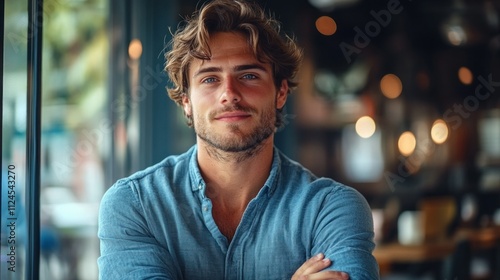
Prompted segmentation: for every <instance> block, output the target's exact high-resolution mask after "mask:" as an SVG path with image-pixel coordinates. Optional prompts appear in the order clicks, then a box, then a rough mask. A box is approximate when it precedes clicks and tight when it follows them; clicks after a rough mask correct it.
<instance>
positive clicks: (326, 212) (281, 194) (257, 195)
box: [98, 0, 378, 280]
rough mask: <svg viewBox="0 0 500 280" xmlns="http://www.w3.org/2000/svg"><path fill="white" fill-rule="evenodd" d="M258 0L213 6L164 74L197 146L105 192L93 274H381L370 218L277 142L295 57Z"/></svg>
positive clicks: (181, 42) (219, 0)
mask: <svg viewBox="0 0 500 280" xmlns="http://www.w3.org/2000/svg"><path fill="white" fill-rule="evenodd" d="M278 28H279V27H278V25H277V23H276V22H275V21H274V20H273V19H272V18H268V17H267V16H266V15H265V13H264V12H263V11H262V10H261V9H260V8H259V7H258V6H257V5H255V4H251V3H249V2H244V1H233V0H215V1H212V2H210V3H208V4H206V5H205V6H203V7H202V8H201V10H200V11H199V12H197V13H195V14H194V15H193V17H191V18H190V19H188V20H187V22H186V24H185V25H184V26H183V27H182V28H180V29H179V30H178V31H177V32H176V33H175V34H174V37H173V40H172V45H171V47H172V49H171V50H170V51H169V52H168V53H167V55H166V59H167V64H166V71H167V72H168V74H169V76H170V78H171V80H172V82H173V83H174V88H172V89H169V95H170V97H171V98H172V99H173V100H174V101H176V102H177V103H178V104H179V105H181V106H182V108H183V110H184V113H185V115H186V116H187V118H188V123H189V124H190V125H192V126H193V127H194V130H195V132H196V136H197V144H196V145H195V146H193V147H192V148H191V149H190V150H189V151H187V152H186V153H184V154H182V155H179V156H170V157H167V158H166V159H165V160H163V161H162V162H160V163H158V164H156V165H154V166H152V167H150V168H148V169H146V170H144V171H140V172H138V173H136V174H134V175H132V176H130V177H128V178H125V179H122V180H119V181H118V182H117V183H116V184H115V185H114V186H113V187H112V188H110V189H109V190H108V191H107V193H106V195H105V196H104V197H103V200H102V203H101V209H100V220H99V238H100V239H101V257H100V258H99V260H98V264H99V270H100V278H101V279H153V278H154V279H188V280H196V279H216V280H217V279H264V280H268V279H294V280H297V279H339V280H340V279H349V277H350V279H378V267H377V263H376V261H375V259H374V257H373V256H372V253H371V252H372V250H373V248H374V243H373V241H372V239H373V229H372V227H373V226H372V220H371V212H370V208H369V206H368V204H367V203H366V200H365V199H364V198H363V197H362V196H361V195H360V194H359V193H358V192H357V191H355V190H354V189H352V188H349V187H346V186H344V185H341V184H339V183H337V182H335V181H333V180H331V179H326V178H316V177H315V176H314V175H313V174H311V173H310V172H309V171H308V170H306V169H304V168H303V167H302V166H300V165H299V164H298V163H296V162H293V161H291V160H290V159H288V158H287V157H285V156H284V155H283V154H282V153H280V151H278V150H277V149H276V148H275V147H274V143H273V139H274V132H275V131H276V128H277V127H278V126H280V125H282V123H283V119H282V116H281V110H282V108H283V106H284V105H285V102H286V99H287V95H288V93H289V91H290V89H291V88H292V87H294V86H295V85H296V83H295V82H294V81H293V79H294V78H295V74H296V73H297V69H298V65H299V62H300V58H301V52H300V50H299V49H298V48H297V46H296V45H295V43H294V42H293V41H292V40H291V39H290V38H289V37H284V36H281V35H280V33H279V31H278V30H279V29H278Z"/></svg>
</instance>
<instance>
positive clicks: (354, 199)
mask: <svg viewBox="0 0 500 280" xmlns="http://www.w3.org/2000/svg"><path fill="white" fill-rule="evenodd" d="M373 236H374V233H373V219H372V215H371V210H370V207H369V205H368V203H367V202H366V200H365V198H364V197H363V196H362V195H361V194H360V193H359V192H357V191H356V190H355V189H353V188H350V187H345V188H341V189H337V190H335V191H332V192H330V193H329V194H328V195H327V196H326V198H325V200H324V201H323V203H322V207H321V211H320V214H319V216H318V217H317V220H316V226H315V231H314V244H313V248H314V249H313V251H314V252H323V253H324V254H325V256H326V257H328V258H330V259H331V260H332V265H331V266H330V267H329V268H328V269H332V270H337V271H344V272H346V273H348V274H349V276H350V279H352V280H372V279H379V269H378V264H377V261H376V260H375V257H374V256H373V254H372V252H373V249H374V248H375V244H374V242H373Z"/></svg>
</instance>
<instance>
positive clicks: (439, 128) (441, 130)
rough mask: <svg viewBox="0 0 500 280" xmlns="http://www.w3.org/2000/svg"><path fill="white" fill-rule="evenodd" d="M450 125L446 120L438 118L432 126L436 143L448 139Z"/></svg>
mask: <svg viewBox="0 0 500 280" xmlns="http://www.w3.org/2000/svg"><path fill="white" fill-rule="evenodd" d="M448 133H449V131H448V126H447V125H446V122H445V121H443V120H441V119H438V120H436V121H435V122H434V124H433V125H432V128H431V138H432V141H434V143H436V144H443V143H444V142H445V141H446V140H447V139H448Z"/></svg>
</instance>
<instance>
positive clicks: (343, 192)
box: [279, 152, 364, 199]
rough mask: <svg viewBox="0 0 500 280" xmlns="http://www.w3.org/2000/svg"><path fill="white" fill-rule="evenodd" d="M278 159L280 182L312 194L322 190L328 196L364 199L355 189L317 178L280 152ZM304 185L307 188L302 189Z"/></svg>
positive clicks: (330, 179) (328, 179) (327, 179)
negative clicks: (279, 163)
mask: <svg viewBox="0 0 500 280" xmlns="http://www.w3.org/2000/svg"><path fill="white" fill-rule="evenodd" d="M279 157H280V161H281V173H282V176H281V177H282V180H283V181H285V182H287V183H292V185H296V186H299V188H300V189H301V190H312V191H313V192H316V191H319V190H322V191H323V192H325V193H328V194H330V195H332V194H337V195H339V196H347V197H350V196H353V197H357V198H362V199H364V197H363V196H362V195H361V194H360V193H359V192H358V191H357V190H356V189H354V188H352V187H350V186H347V185H344V184H343V183H340V182H338V181H336V180H334V179H332V178H327V177H318V176H316V175H315V174H314V173H312V172H311V171H310V170H309V169H307V168H306V167H304V166H303V165H302V164H300V163H299V162H297V161H294V160H292V159H290V158H288V157H287V156H286V155H284V154H283V153H281V152H280V154H279ZM293 183H298V184H293ZM304 185H307V187H304Z"/></svg>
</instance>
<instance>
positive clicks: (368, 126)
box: [356, 116, 376, 138]
mask: <svg viewBox="0 0 500 280" xmlns="http://www.w3.org/2000/svg"><path fill="white" fill-rule="evenodd" d="M375 130H376V125H375V121H374V120H373V119H372V118H371V117H369V116H363V117H361V118H359V119H358V120H357V121H356V133H357V134H358V135H359V136H360V137H362V138H370V137H371V136H372V135H373V133H375Z"/></svg>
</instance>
